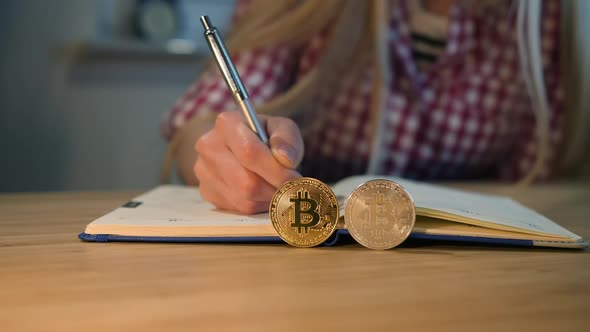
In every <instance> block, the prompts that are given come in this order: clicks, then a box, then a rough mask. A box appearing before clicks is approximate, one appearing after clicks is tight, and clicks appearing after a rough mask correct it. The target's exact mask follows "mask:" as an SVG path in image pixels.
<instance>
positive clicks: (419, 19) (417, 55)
mask: <svg viewBox="0 0 590 332" xmlns="http://www.w3.org/2000/svg"><path fill="white" fill-rule="evenodd" d="M421 2H422V1H421V0H410V1H409V2H408V12H409V19H410V20H409V24H410V31H411V32H412V34H411V37H412V56H413V57H414V60H415V61H416V64H417V65H418V68H419V69H420V70H426V68H427V67H428V66H429V65H431V64H433V63H435V62H436V59H438V57H439V56H440V55H441V54H442V53H443V52H444V50H445V47H446V44H447V30H448V28H449V19H448V18H447V17H444V16H439V15H436V14H433V13H431V12H429V11H427V10H425V9H424V8H423V7H422V4H421Z"/></svg>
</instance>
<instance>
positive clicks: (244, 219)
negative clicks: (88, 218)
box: [79, 176, 588, 248]
mask: <svg viewBox="0 0 590 332" xmlns="http://www.w3.org/2000/svg"><path fill="white" fill-rule="evenodd" d="M374 178H375V177H371V176H354V177H348V178H345V179H343V180H341V181H340V182H338V183H336V184H334V185H332V186H331V187H332V189H333V190H334V193H335V194H336V195H337V196H338V197H339V198H340V199H341V201H342V204H341V216H343V217H341V220H340V221H339V223H338V229H337V231H336V232H335V234H334V236H333V237H332V238H331V239H329V240H328V241H326V243H325V244H326V245H333V244H337V243H339V242H342V241H344V239H346V238H347V237H348V236H349V234H348V231H347V230H346V223H345V220H346V216H344V207H345V200H344V198H345V197H347V196H348V195H349V194H350V193H351V192H352V190H354V189H355V188H356V187H357V186H359V185H360V184H362V183H364V182H365V181H367V180H370V179H374ZM379 178H385V179H390V180H392V181H395V182H397V183H399V184H400V185H402V186H403V187H404V188H405V189H406V190H407V191H408V193H409V194H410V195H411V196H412V198H413V200H414V205H415V207H416V223H415V227H414V229H413V230H412V234H411V235H410V238H409V239H410V240H411V239H421V240H444V241H460V242H472V243H489V244H505V245H515V246H531V247H532V246H539V247H561V248H585V247H587V246H588V243H587V242H586V241H584V240H583V239H582V238H581V237H580V236H578V235H576V234H574V233H572V232H570V231H569V230H567V229H565V228H564V227H561V226H560V225H558V224H557V223H555V222H553V221H551V220H550V219H548V218H546V217H545V216H543V215H541V214H539V213H537V212H535V211H533V210H531V209H529V208H527V207H525V206H523V205H521V204H520V203H518V202H516V201H514V200H512V199H510V198H508V197H504V196H496V195H489V194H481V193H474V192H467V191H461V190H456V189H450V188H446V187H442V186H437V185H432V184H427V183H421V182H415V181H410V180H405V179H400V178H395V177H379ZM79 238H80V239H82V240H84V241H95V242H109V241H141V242H205V243H215V242H222V243H231V242H254V243H264V242H281V240H280V238H279V237H278V235H277V233H276V232H275V230H274V228H273V226H272V224H271V221H270V218H269V215H268V213H261V214H257V215H248V216H245V215H239V214H235V213H231V212H227V211H221V210H218V209H216V208H215V207H214V206H213V205H211V204H209V203H208V202H206V201H204V200H203V199H202V198H201V196H200V194H199V191H198V189H197V188H193V187H185V186H177V185H163V186H159V187H157V188H155V189H153V190H151V191H149V192H147V193H145V194H143V195H140V196H138V197H136V198H135V199H133V200H132V201H130V202H127V203H126V204H124V205H123V206H121V207H119V208H117V209H115V210H114V211H112V212H110V213H108V214H107V215H105V216H102V217H100V218H98V219H96V220H94V221H93V222H91V223H90V224H88V225H87V226H86V229H85V231H84V232H83V233H81V234H80V235H79Z"/></svg>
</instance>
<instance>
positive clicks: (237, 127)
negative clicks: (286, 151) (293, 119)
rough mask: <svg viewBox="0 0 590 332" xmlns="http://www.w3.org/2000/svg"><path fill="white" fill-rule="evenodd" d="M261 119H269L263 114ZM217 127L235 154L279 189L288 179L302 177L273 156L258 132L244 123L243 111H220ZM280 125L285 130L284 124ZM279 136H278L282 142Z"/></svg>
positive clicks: (240, 160)
mask: <svg viewBox="0 0 590 332" xmlns="http://www.w3.org/2000/svg"><path fill="white" fill-rule="evenodd" d="M262 120H263V121H265V122H266V121H267V118H265V117H262ZM216 127H219V129H220V131H221V132H222V133H223V137H224V139H225V144H226V145H227V147H228V148H229V149H230V151H231V152H232V153H233V154H234V155H235V157H236V159H237V160H238V162H239V163H240V164H241V165H242V166H243V167H245V168H247V169H248V170H250V171H252V172H254V173H256V174H257V175H258V176H260V177H261V178H262V179H264V180H265V181H266V182H268V183H269V184H270V185H272V186H273V187H274V188H278V187H280V186H281V185H283V183H285V182H286V181H288V180H291V179H293V178H297V177H300V176H301V175H299V173H297V172H296V171H294V170H293V169H291V168H290V167H285V166H284V165H283V164H282V163H281V162H279V161H278V160H277V159H276V158H275V157H274V155H273V153H272V152H271V151H270V149H269V147H268V146H266V145H265V144H264V143H262V141H260V139H258V137H257V136H256V134H255V133H254V132H253V131H252V130H251V129H250V128H248V126H247V125H246V124H245V123H244V122H243V120H242V118H241V114H239V113H237V112H225V113H222V114H220V115H219V116H218V118H217V123H216ZM281 128H283V129H284V128H285V127H284V126H283V127H281ZM285 136H287V135H285ZM271 137H272V134H271ZM276 139H277V138H275V141H276ZM280 139H281V137H280V136H279V141H278V142H279V143H280Z"/></svg>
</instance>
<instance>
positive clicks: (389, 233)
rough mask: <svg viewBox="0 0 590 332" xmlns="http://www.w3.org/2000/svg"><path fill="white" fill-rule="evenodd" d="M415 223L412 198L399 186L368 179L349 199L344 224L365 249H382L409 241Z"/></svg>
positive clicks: (393, 183) (390, 182) (384, 181)
mask: <svg viewBox="0 0 590 332" xmlns="http://www.w3.org/2000/svg"><path fill="white" fill-rule="evenodd" d="M415 220H416V210H415V208H414V202H413V201H412V197H411V196H410V195H409V194H408V192H407V191H405V190H404V188H402V186H400V185H399V184H397V183H395V182H393V181H389V180H371V181H367V182H365V183H363V184H362V185H360V186H359V187H358V188H356V189H355V190H354V191H353V192H352V193H351V194H350V196H349V197H348V200H347V202H346V208H345V212H344V223H345V224H346V227H347V228H348V232H349V233H350V235H352V237H353V238H354V239H355V240H356V241H357V242H358V243H360V244H362V245H363V246H365V247H367V248H371V249H378V250H385V249H391V248H393V247H396V246H398V245H399V244H400V243H402V242H404V240H405V239H407V238H408V236H409V235H410V232H411V231H412V228H413V227H414V223H415Z"/></svg>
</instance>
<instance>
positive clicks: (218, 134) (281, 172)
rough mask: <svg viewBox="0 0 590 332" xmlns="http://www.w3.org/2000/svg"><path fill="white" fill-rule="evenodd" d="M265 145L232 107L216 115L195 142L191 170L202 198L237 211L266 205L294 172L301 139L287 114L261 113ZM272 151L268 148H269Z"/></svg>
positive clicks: (301, 151) (248, 210)
mask: <svg viewBox="0 0 590 332" xmlns="http://www.w3.org/2000/svg"><path fill="white" fill-rule="evenodd" d="M262 120H263V121H264V123H268V128H269V134H270V146H271V148H269V146H267V145H266V144H264V143H262V141H260V139H259V138H258V136H257V135H256V134H255V133H254V132H253V131H252V130H251V129H250V128H249V127H248V126H247V125H246V124H245V122H244V120H243V118H242V115H241V114H240V113H238V112H224V113H221V114H219V115H218V116H217V119H216V121H215V126H214V127H213V129H211V130H210V131H209V132H207V133H206V134H204V135H202V136H201V137H200V138H199V139H198V140H197V142H196V143H195V150H196V151H197V154H198V158H197V161H196V163H195V165H194V169H193V171H194V173H195V175H196V177H197V178H198V179H199V182H200V190H201V195H202V196H203V198H204V199H205V200H207V201H209V202H211V203H213V204H214V205H215V206H217V207H218V208H221V209H226V210H232V211H237V212H240V213H246V214H251V213H257V212H262V211H267V210H268V206H269V203H270V201H271V199H272V196H273V195H274V193H275V191H276V190H277V188H279V187H280V186H282V185H283V183H285V182H286V181H288V180H290V179H293V178H297V177H300V176H301V175H299V173H297V172H296V171H295V170H294V169H293V168H295V167H296V166H297V165H298V164H299V162H300V161H301V158H302V157H303V140H302V139H301V135H300V134H299V129H298V128H297V126H296V125H295V123H293V122H292V121H291V120H288V119H285V118H276V117H268V118H266V117H263V118H262ZM271 151H272V152H271Z"/></svg>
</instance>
